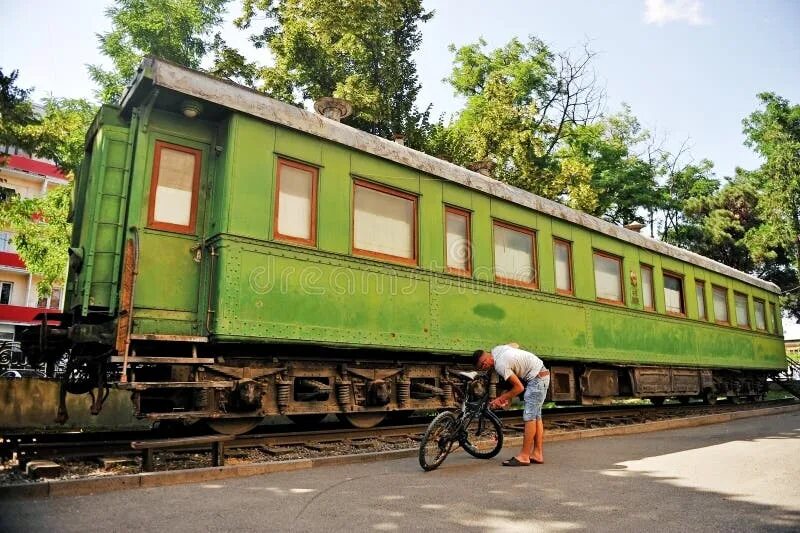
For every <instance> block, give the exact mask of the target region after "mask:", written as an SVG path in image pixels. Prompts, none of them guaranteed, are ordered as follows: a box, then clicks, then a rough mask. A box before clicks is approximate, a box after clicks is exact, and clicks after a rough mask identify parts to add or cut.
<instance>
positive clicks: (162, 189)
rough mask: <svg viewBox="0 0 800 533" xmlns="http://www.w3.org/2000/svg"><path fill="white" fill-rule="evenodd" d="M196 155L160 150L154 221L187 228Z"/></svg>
mask: <svg viewBox="0 0 800 533" xmlns="http://www.w3.org/2000/svg"><path fill="white" fill-rule="evenodd" d="M194 165H195V156H194V155H193V154H189V153H186V152H181V151H178V150H170V149H169V148H162V149H161V160H160V162H159V165H158V184H157V186H156V201H155V207H154V210H153V218H154V220H155V221H157V222H166V223H168V224H177V225H179V226H188V225H189V222H190V220H191V215H192V185H193V184H194Z"/></svg>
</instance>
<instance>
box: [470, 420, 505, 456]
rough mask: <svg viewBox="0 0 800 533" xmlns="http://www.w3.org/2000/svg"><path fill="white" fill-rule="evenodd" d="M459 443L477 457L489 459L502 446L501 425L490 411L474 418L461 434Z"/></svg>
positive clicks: (498, 451)
mask: <svg viewBox="0 0 800 533" xmlns="http://www.w3.org/2000/svg"><path fill="white" fill-rule="evenodd" d="M459 443H460V444H461V446H462V447H463V448H464V450H465V451H466V452H467V453H468V454H470V455H471V456H473V457H477V458H478V459H491V458H492V457H494V456H495V455H497V454H498V453H500V450H501V449H502V448H503V425H502V423H501V422H500V420H498V418H497V417H496V416H494V414H492V413H488V412H487V413H486V414H484V415H481V416H479V417H477V418H474V419H473V420H472V421H471V422H470V423H469V425H468V426H467V429H466V432H465V433H464V434H463V435H461V438H460V439H459Z"/></svg>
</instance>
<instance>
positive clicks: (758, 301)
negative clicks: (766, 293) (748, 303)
mask: <svg viewBox="0 0 800 533" xmlns="http://www.w3.org/2000/svg"><path fill="white" fill-rule="evenodd" d="M756 304H761V310H762V312H763V313H764V327H763V328H760V327H758V313H756ZM753 318H754V319H755V324H753V325H754V326H755V329H756V331H767V330H768V325H767V303H766V302H765V301H764V299H763V298H756V297H755V296H753Z"/></svg>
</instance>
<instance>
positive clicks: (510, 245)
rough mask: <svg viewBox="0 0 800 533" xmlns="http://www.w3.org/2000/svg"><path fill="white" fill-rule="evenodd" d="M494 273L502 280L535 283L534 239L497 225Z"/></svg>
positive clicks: (495, 228) (495, 230) (528, 235)
mask: <svg viewBox="0 0 800 533" xmlns="http://www.w3.org/2000/svg"><path fill="white" fill-rule="evenodd" d="M494 272H495V275H496V276H497V277H500V278H504V279H510V280H514V281H522V282H525V283H533V282H534V281H535V279H534V268H533V237H532V236H531V235H530V234H528V233H523V232H521V231H516V230H513V229H511V228H506V227H504V226H498V225H495V227H494Z"/></svg>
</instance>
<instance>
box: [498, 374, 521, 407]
mask: <svg viewBox="0 0 800 533" xmlns="http://www.w3.org/2000/svg"><path fill="white" fill-rule="evenodd" d="M506 381H507V382H508V383H510V384H511V390H508V391H506V392H504V393H503V394H501V395H500V396H498V397H497V398H495V399H494V400H492V402H491V403H490V404H489V407H491V408H492V409H497V408H498V407H505V406H506V405H508V404H509V402H510V401H511V398H513V397H514V396H517V395H519V394H520V393H521V392H522V391H524V390H525V385H523V384H522V381H520V379H519V378H518V377H517V375H516V374H511V375H510V376H508V379H507V380H506Z"/></svg>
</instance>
